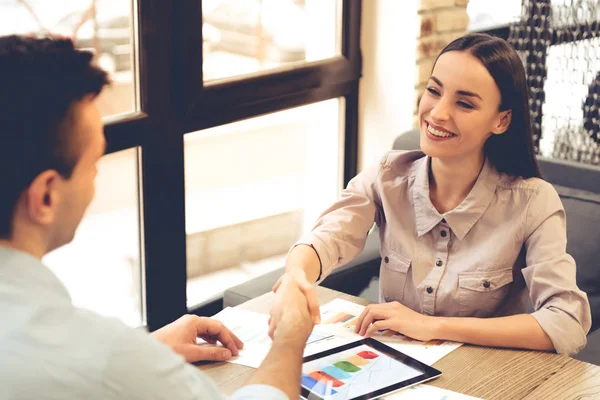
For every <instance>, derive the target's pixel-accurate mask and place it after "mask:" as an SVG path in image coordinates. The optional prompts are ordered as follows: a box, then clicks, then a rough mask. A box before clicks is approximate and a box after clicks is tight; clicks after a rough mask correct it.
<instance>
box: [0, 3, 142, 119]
mask: <svg viewBox="0 0 600 400" xmlns="http://www.w3.org/2000/svg"><path fill="white" fill-rule="evenodd" d="M132 1H133V0H129V1H127V0H52V1H49V0H0V35H10V34H26V35H34V36H40V37H41V36H47V35H54V36H60V37H67V38H71V39H72V40H73V41H74V43H75V46H76V47H77V48H81V49H87V50H91V51H93V52H94V53H95V55H96V63H97V64H98V65H99V66H100V67H102V68H103V69H105V70H106V71H108V72H109V73H110V75H111V80H112V85H111V86H110V87H108V88H107V89H106V90H104V91H103V92H102V95H101V96H100V98H99V102H98V105H99V107H100V111H101V112H102V115H103V116H105V117H108V116H114V115H118V114H123V113H129V112H133V111H136V110H137V89H136V77H135V73H134V71H135V68H134V64H135V63H134V59H135V58H134V38H135V35H134V30H133V27H134V23H133V16H132V15H133V13H132V9H133V6H132Z"/></svg>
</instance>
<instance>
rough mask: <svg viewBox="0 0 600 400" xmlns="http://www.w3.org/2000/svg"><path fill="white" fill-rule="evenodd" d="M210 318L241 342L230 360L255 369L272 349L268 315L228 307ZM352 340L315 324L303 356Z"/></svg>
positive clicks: (199, 341) (200, 341)
mask: <svg viewBox="0 0 600 400" xmlns="http://www.w3.org/2000/svg"><path fill="white" fill-rule="evenodd" d="M212 318H214V319H216V320H218V321H221V322H222V323H223V324H224V325H225V326H226V327H227V328H228V329H229V330H231V331H232V332H233V333H234V334H235V335H236V336H237V337H239V338H240V340H241V341H242V342H244V348H243V349H242V350H241V351H240V354H239V356H237V357H234V358H232V359H231V360H229V362H231V363H234V364H240V365H246V366H248V367H253V368H258V367H259V366H260V364H261V363H262V362H263V360H264V359H265V357H266V356H267V353H268V352H269V350H270V349H271V338H269V325H268V322H269V316H268V315H266V314H259V313H255V312H252V311H245V310H240V309H238V308H231V307H227V308H225V309H223V311H221V312H220V313H218V314H216V315H215V316H213V317H212ZM354 340H355V339H353V338H349V337H344V336H342V337H338V336H336V335H334V334H332V333H329V332H328V327H324V328H323V329H319V327H318V326H317V327H315V329H314V330H313V332H312V334H311V335H310V337H309V338H308V341H307V343H306V349H305V350H304V356H305V357H306V356H310V355H312V354H315V353H319V352H321V351H325V350H329V349H332V348H334V347H338V346H342V345H344V344H347V343H350V342H352V341H354ZM198 343H200V344H202V343H203V341H202V340H200V339H199V340H198Z"/></svg>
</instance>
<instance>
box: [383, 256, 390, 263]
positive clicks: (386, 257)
mask: <svg viewBox="0 0 600 400" xmlns="http://www.w3.org/2000/svg"><path fill="white" fill-rule="evenodd" d="M383 261H385V263H386V264H387V263H389V262H390V259H389V258H388V256H385V258H384V259H383Z"/></svg>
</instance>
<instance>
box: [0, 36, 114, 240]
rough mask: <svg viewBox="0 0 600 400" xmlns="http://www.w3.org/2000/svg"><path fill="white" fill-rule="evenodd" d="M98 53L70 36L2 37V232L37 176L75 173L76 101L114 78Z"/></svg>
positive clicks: (9, 230)
mask: <svg viewBox="0 0 600 400" xmlns="http://www.w3.org/2000/svg"><path fill="white" fill-rule="evenodd" d="M92 59H93V54H92V53H90V52H88V51H79V50H76V49H75V48H74V46H73V42H71V40H68V39H50V38H45V39H36V38H31V37H22V36H15V35H12V36H4V37H0V188H1V190H2V195H0V238H8V237H10V236H11V234H12V218H13V212H14V208H15V206H16V203H17V200H18V198H19V196H20V195H21V193H22V192H23V191H24V190H25V189H27V187H28V186H29V185H30V184H31V182H32V181H33V179H34V178H35V177H36V176H38V175H39V174H40V173H41V172H43V171H46V170H49V169H53V170H56V171H58V172H59V173H60V174H61V175H63V176H64V177H65V178H70V177H71V174H72V172H73V168H74V167H75V165H76V164H77V162H78V161H79V158H80V156H81V149H80V148H79V147H78V146H77V143H79V142H80V141H78V140H76V139H77V137H76V135H77V132H76V131H75V126H74V122H75V121H74V120H73V115H72V113H71V110H72V108H71V106H72V105H73V104H74V103H75V102H77V101H79V100H82V99H83V98H84V97H87V96H88V95H92V96H97V95H98V94H99V93H100V92H101V91H102V88H103V87H104V86H105V85H106V84H107V83H108V76H107V74H106V72H104V71H102V70H101V69H99V68H97V67H96V66H94V65H93V64H92Z"/></svg>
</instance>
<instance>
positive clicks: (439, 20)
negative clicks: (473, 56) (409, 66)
mask: <svg viewBox="0 0 600 400" xmlns="http://www.w3.org/2000/svg"><path fill="white" fill-rule="evenodd" d="M468 3H469V0H420V5H419V34H418V38H417V69H416V74H417V76H416V79H415V82H416V84H415V93H416V95H415V100H416V103H415V105H416V106H415V118H414V126H415V127H417V126H418V118H417V116H416V112H417V108H418V105H419V100H420V99H421V96H422V95H423V92H424V91H425V84H426V83H427V79H429V75H430V74H431V69H432V68H433V62H434V61H435V58H436V56H437V55H438V54H439V52H440V51H441V50H442V49H443V48H444V47H446V45H447V44H448V43H450V42H451V41H453V40H454V39H456V38H457V37H460V36H462V35H464V34H465V32H466V30H467V26H468V25H469V16H468V15H467V4H468Z"/></svg>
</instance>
